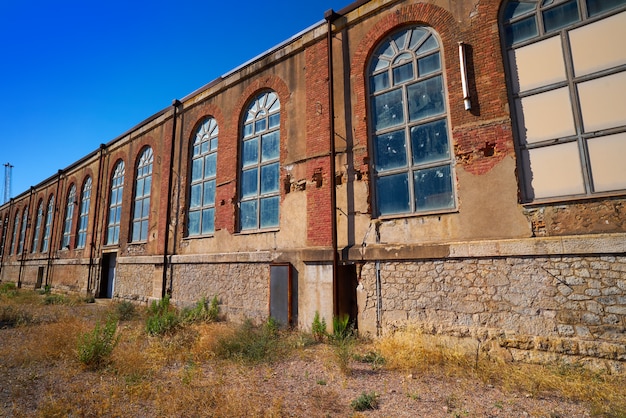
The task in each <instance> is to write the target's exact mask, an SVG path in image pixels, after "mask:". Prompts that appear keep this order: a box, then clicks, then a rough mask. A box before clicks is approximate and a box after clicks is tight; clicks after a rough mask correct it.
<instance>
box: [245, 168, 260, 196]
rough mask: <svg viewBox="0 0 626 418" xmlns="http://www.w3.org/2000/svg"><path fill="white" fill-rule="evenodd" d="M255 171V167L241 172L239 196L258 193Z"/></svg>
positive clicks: (256, 171)
mask: <svg viewBox="0 0 626 418" xmlns="http://www.w3.org/2000/svg"><path fill="white" fill-rule="evenodd" d="M257 173H258V169H257V168H254V169H252V170H246V171H244V172H243V173H241V197H250V196H256V195H257V194H258V191H259V189H258V185H257V178H258V177H257Z"/></svg>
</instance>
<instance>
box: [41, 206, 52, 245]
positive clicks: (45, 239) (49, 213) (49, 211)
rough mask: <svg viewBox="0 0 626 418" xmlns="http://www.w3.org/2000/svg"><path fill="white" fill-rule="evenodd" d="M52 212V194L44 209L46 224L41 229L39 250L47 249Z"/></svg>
mask: <svg viewBox="0 0 626 418" xmlns="http://www.w3.org/2000/svg"><path fill="white" fill-rule="evenodd" d="M53 214H54V196H50V200H48V209H46V224H45V226H44V229H43V243H42V244H41V252H42V253H45V252H46V251H48V246H49V244H50V228H52V215H53Z"/></svg>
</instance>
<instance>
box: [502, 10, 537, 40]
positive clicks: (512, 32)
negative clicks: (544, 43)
mask: <svg viewBox="0 0 626 418" xmlns="http://www.w3.org/2000/svg"><path fill="white" fill-rule="evenodd" d="M537 34H538V32H537V21H536V20H535V15H532V16H530V17H527V18H526V19H523V20H520V21H518V22H515V23H512V24H511V25H509V26H507V28H506V40H507V43H508V44H509V45H513V44H516V43H518V42H522V41H525V40H526V39H530V38H533V37H535V36H537Z"/></svg>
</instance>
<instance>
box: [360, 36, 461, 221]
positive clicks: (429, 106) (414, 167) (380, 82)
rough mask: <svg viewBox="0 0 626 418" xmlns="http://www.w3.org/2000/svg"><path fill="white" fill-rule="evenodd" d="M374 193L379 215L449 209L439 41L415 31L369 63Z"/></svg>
mask: <svg viewBox="0 0 626 418" xmlns="http://www.w3.org/2000/svg"><path fill="white" fill-rule="evenodd" d="M369 85H370V110H371V113H372V131H373V135H372V139H371V140H372V151H373V154H374V161H373V170H374V193H375V196H376V199H375V202H376V211H377V213H378V215H380V216H388V215H398V214H412V213H415V214H417V213H426V212H433V211H441V210H450V209H453V208H454V207H455V205H456V203H455V195H454V187H453V184H454V180H453V179H454V173H453V170H452V164H453V158H452V152H451V147H450V135H449V130H448V112H447V109H446V94H445V86H444V80H443V73H442V65H441V55H440V49H439V41H438V40H437V38H436V36H435V34H434V32H433V31H432V30H431V29H429V28H426V27H421V26H416V27H411V28H405V29H402V30H400V31H398V32H396V33H393V34H392V35H390V36H388V37H387V38H386V39H385V40H384V41H383V42H382V43H381V44H380V45H379V46H378V47H377V49H376V53H375V54H374V55H373V57H372V61H371V63H370V83H369Z"/></svg>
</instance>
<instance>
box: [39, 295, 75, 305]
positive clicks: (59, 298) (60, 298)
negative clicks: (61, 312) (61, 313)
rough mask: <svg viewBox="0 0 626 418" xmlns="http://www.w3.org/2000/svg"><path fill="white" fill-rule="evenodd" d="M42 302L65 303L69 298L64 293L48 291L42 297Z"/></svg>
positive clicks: (50, 303)
mask: <svg viewBox="0 0 626 418" xmlns="http://www.w3.org/2000/svg"><path fill="white" fill-rule="evenodd" d="M43 303H44V304H45V305H66V304H68V303H69V299H68V298H67V297H66V296H65V295H59V294H52V293H48V294H46V297H45V298H44V299H43Z"/></svg>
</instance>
